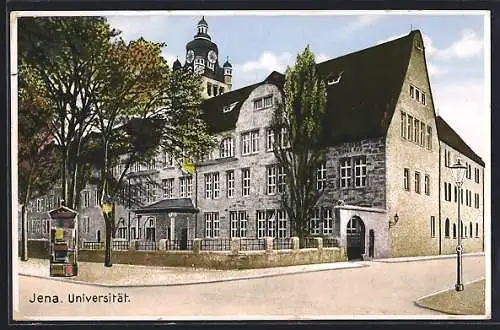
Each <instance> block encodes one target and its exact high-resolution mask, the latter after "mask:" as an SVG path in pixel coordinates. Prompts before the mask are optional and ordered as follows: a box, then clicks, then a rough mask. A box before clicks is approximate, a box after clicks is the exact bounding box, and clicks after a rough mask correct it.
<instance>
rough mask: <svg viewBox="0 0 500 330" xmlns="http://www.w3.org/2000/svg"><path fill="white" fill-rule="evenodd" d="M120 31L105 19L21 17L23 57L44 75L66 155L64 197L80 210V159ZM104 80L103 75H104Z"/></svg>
mask: <svg viewBox="0 0 500 330" xmlns="http://www.w3.org/2000/svg"><path fill="white" fill-rule="evenodd" d="M116 34H117V32H116V31H114V30H112V29H110V28H109V26H108V25H107V24H106V22H105V19H104V18H100V17H35V18H22V19H21V20H20V21H19V55H20V57H21V58H22V60H23V61H24V62H25V63H27V64H28V65H29V67H30V70H32V71H33V72H34V74H36V75H37V76H39V77H40V81H41V84H42V86H43V88H42V89H41V91H43V93H44V95H43V97H44V98H46V99H47V100H50V102H49V103H50V105H51V106H52V107H53V111H54V115H53V117H52V118H51V120H50V121H49V122H50V130H51V132H52V137H53V139H54V140H55V141H56V143H57V145H58V149H59V151H60V154H61V155H60V156H61V171H60V174H61V176H60V179H61V186H62V200H63V201H64V204H65V205H66V206H69V207H71V208H76V200H77V198H76V196H77V195H78V193H79V192H78V191H77V181H78V179H77V178H78V173H79V165H80V164H79V157H80V152H81V146H82V142H83V141H84V139H85V138H86V137H87V136H88V134H89V132H90V130H91V128H92V122H93V119H94V118H95V111H94V107H93V104H94V98H93V96H94V95H95V94H96V93H98V92H99V90H100V87H101V86H102V84H101V83H102V81H98V80H97V79H96V76H99V75H98V72H99V71H100V70H101V68H102V63H103V59H104V58H103V56H104V54H108V52H107V50H108V49H109V45H110V40H111V38H112V37H114V36H115V35H116ZM100 77H101V78H104V77H103V76H100Z"/></svg>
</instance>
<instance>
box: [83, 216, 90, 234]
mask: <svg viewBox="0 0 500 330" xmlns="http://www.w3.org/2000/svg"><path fill="white" fill-rule="evenodd" d="M82 227H83V232H84V233H88V232H89V231H90V218H89V217H88V216H83V217H82Z"/></svg>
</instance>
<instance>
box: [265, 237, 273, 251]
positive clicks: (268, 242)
mask: <svg viewBox="0 0 500 330" xmlns="http://www.w3.org/2000/svg"><path fill="white" fill-rule="evenodd" d="M273 241H274V238H272V237H266V238H265V247H266V253H271V252H273Z"/></svg>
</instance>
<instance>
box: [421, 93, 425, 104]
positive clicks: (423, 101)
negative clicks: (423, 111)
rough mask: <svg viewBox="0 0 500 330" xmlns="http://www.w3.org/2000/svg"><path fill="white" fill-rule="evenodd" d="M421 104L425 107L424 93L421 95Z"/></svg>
mask: <svg viewBox="0 0 500 330" xmlns="http://www.w3.org/2000/svg"><path fill="white" fill-rule="evenodd" d="M421 102H422V104H423V105H425V93H422V99H421Z"/></svg>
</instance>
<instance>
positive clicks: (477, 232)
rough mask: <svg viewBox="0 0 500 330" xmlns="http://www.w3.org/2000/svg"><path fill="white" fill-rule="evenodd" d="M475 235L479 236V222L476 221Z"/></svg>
mask: <svg viewBox="0 0 500 330" xmlns="http://www.w3.org/2000/svg"><path fill="white" fill-rule="evenodd" d="M476 237H479V223H477V222H476Z"/></svg>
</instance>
